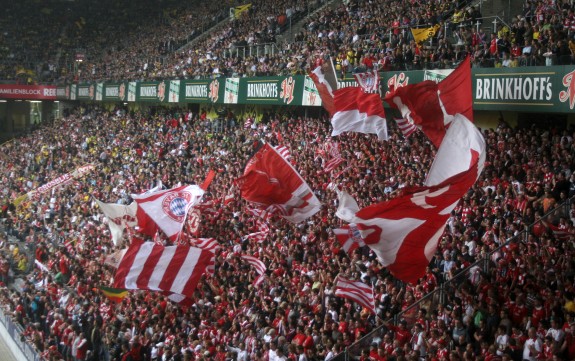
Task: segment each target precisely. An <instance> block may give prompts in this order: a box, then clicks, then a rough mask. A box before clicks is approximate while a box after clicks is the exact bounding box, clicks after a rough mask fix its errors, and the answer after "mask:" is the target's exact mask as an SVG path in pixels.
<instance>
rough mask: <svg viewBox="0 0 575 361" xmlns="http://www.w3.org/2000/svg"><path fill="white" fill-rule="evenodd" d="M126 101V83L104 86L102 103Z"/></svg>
mask: <svg viewBox="0 0 575 361" xmlns="http://www.w3.org/2000/svg"><path fill="white" fill-rule="evenodd" d="M125 99H126V83H107V84H105V85H104V99H103V100H104V101H112V102H118V101H120V102H123V101H125Z"/></svg>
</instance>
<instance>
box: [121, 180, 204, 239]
mask: <svg viewBox="0 0 575 361" xmlns="http://www.w3.org/2000/svg"><path fill="white" fill-rule="evenodd" d="M203 195H204V190H203V189H202V188H201V187H200V186H197V185H190V186H181V187H177V188H172V189H167V190H162V191H159V192H154V193H151V194H132V198H133V199H134V200H135V201H136V203H138V207H139V208H140V209H141V210H142V211H143V212H144V213H145V214H147V215H148V216H149V217H150V219H152V220H153V221H154V223H156V224H157V225H158V228H160V229H161V230H162V231H163V232H164V233H165V234H166V235H167V236H168V237H169V238H170V240H171V241H176V240H177V239H178V238H179V235H180V233H181V231H182V227H183V225H184V220H185V219H186V215H187V214H188V211H189V210H190V208H192V207H193V206H195V205H197V204H198V203H199V202H200V200H201V198H202V196H203Z"/></svg>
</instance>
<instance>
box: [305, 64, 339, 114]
mask: <svg viewBox="0 0 575 361" xmlns="http://www.w3.org/2000/svg"><path fill="white" fill-rule="evenodd" d="M308 75H309V77H310V78H311V79H312V80H313V83H314V84H315V87H316V88H317V91H318V93H319V96H320V98H321V104H322V105H323V107H324V109H325V110H327V112H328V113H329V114H330V115H333V113H334V112H335V107H334V94H335V91H336V90H337V75H336V74H335V67H334V66H333V61H332V59H331V58H330V59H329V60H328V61H325V62H323V64H322V65H321V66H318V67H316V68H315V69H314V70H313V71H312V72H310V73H309V74H308Z"/></svg>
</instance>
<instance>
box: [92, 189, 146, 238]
mask: <svg viewBox="0 0 575 361" xmlns="http://www.w3.org/2000/svg"><path fill="white" fill-rule="evenodd" d="M96 204H98V206H99V207H100V210H102V213H104V215H105V216H106V219H107V223H108V227H109V228H110V234H111V235H112V242H114V245H118V242H119V241H120V240H121V239H122V236H123V235H124V229H126V228H128V227H136V226H137V225H138V220H137V219H136V212H137V210H138V204H137V203H136V202H132V203H131V204H130V205H128V206H126V205H124V204H116V203H104V202H101V201H99V200H98V199H96Z"/></svg>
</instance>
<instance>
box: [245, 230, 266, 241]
mask: <svg viewBox="0 0 575 361" xmlns="http://www.w3.org/2000/svg"><path fill="white" fill-rule="evenodd" d="M268 233H269V232H264V231H259V232H253V233H250V234H248V235H245V236H244V237H243V238H244V240H251V241H255V242H257V243H262V242H263V241H265V240H266V238H267V236H268Z"/></svg>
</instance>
